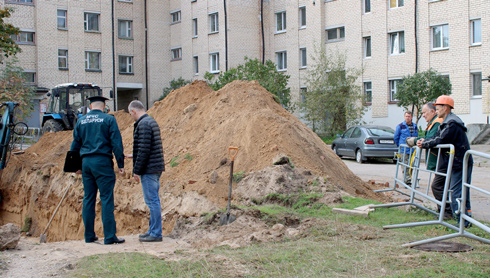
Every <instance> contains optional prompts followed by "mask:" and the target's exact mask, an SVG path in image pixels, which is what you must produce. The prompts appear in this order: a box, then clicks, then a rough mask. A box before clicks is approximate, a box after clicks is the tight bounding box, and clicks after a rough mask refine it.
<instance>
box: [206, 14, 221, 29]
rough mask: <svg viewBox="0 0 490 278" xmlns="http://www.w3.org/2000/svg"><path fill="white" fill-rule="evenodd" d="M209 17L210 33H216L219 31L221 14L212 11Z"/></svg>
mask: <svg viewBox="0 0 490 278" xmlns="http://www.w3.org/2000/svg"><path fill="white" fill-rule="evenodd" d="M208 17H209V33H210V34H215V33H218V32H219V15H218V12H215V13H210V14H209V15H208Z"/></svg>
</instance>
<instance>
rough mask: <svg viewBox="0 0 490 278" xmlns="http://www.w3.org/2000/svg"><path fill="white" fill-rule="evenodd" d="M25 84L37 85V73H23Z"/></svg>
mask: <svg viewBox="0 0 490 278" xmlns="http://www.w3.org/2000/svg"><path fill="white" fill-rule="evenodd" d="M22 75H23V77H24V79H25V82H26V83H28V84H36V72H35V71H24V72H23V73H22Z"/></svg>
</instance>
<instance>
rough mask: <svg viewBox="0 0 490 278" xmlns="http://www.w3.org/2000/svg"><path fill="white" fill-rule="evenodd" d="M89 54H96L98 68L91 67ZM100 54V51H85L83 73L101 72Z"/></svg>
mask: <svg viewBox="0 0 490 278" xmlns="http://www.w3.org/2000/svg"><path fill="white" fill-rule="evenodd" d="M90 54H97V56H98V61H97V63H98V67H94V66H93V65H91V63H90ZM101 54H102V53H101V52H100V51H85V71H102V65H101V61H102V59H101V58H102V57H101V56H102V55H101Z"/></svg>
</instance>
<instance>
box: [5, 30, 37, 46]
mask: <svg viewBox="0 0 490 278" xmlns="http://www.w3.org/2000/svg"><path fill="white" fill-rule="evenodd" d="M10 37H11V38H12V39H13V40H14V41H15V42H16V43H17V44H30V45H33V44H36V33H35V32H34V31H30V30H29V31H28V30H20V31H19V34H17V35H15V34H14V35H10Z"/></svg>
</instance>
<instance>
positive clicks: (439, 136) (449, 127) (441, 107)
mask: <svg viewBox="0 0 490 278" xmlns="http://www.w3.org/2000/svg"><path fill="white" fill-rule="evenodd" d="M434 105H435V106H436V112H437V116H438V117H439V118H442V119H444V121H443V122H442V124H441V125H440V126H439V130H438V131H437V133H436V136H435V137H433V138H432V139H428V140H424V139H419V140H418V141H417V146H418V147H419V148H425V149H429V148H433V147H435V146H437V145H439V144H453V145H454V161H453V167H452V170H451V180H450V184H449V190H452V195H451V210H452V212H453V214H454V215H455V218H456V219H457V220H458V222H459V215H458V214H457V212H458V209H459V208H458V203H457V201H456V199H458V198H461V193H462V188H463V158H464V155H465V153H466V151H468V150H469V149H470V143H469V141H468V137H467V136H466V130H467V129H466V127H465V126H464V123H463V121H462V120H461V119H460V118H459V117H458V116H456V115H455V114H453V113H452V112H451V110H452V109H453V108H454V100H453V98H452V97H450V96H445V95H442V96H440V97H438V98H437V101H436V103H434ZM448 151H449V150H441V152H440V157H439V165H438V167H437V169H438V171H445V170H444V169H446V168H447V167H448V163H449V153H448ZM472 170H473V157H472V156H470V157H469V161H468V178H467V181H466V182H467V183H471V173H472ZM467 193H468V195H467V196H468V198H467V201H466V211H465V213H466V214H467V215H471V204H470V195H469V190H468V192H467ZM467 225H468V223H465V226H467Z"/></svg>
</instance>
